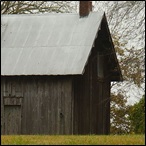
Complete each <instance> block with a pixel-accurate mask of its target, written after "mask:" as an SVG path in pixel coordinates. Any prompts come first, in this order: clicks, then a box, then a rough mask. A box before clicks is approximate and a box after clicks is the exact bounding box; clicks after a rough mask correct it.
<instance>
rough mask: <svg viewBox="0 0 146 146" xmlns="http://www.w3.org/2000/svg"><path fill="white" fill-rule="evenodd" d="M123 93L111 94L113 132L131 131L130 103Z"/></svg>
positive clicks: (111, 130)
mask: <svg viewBox="0 0 146 146" xmlns="http://www.w3.org/2000/svg"><path fill="white" fill-rule="evenodd" d="M126 103H127V98H126V96H123V95H122V94H120V93H119V94H117V95H114V94H112V95H111V113H110V116H111V127H110V133H111V134H125V133H129V132H130V121H129V119H128V117H129V114H128V113H129V107H130V106H129V105H126Z"/></svg>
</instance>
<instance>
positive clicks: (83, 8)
mask: <svg viewBox="0 0 146 146" xmlns="http://www.w3.org/2000/svg"><path fill="white" fill-rule="evenodd" d="M90 11H92V1H80V3H79V14H80V17H85V16H88V15H89V13H90Z"/></svg>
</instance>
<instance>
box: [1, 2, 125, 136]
mask: <svg viewBox="0 0 146 146" xmlns="http://www.w3.org/2000/svg"><path fill="white" fill-rule="evenodd" d="M91 6H92V5H91V2H90V1H81V2H80V11H79V14H72V13H70V14H64V13H63V14H43V15H42V14H40V15H38V14H31V15H27V14H25V15H2V17H1V23H2V24H1V30H2V32H1V44H2V45H1V53H2V55H1V133H2V134H109V129H110V83H111V81H122V74H121V70H120V67H119V64H118V60H117V57H116V53H115V49H114V45H113V42H112V38H111V35H110V32H109V28H108V24H107V20H106V16H105V13H104V12H92V11H91Z"/></svg>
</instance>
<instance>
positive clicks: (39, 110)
mask: <svg viewBox="0 0 146 146" xmlns="http://www.w3.org/2000/svg"><path fill="white" fill-rule="evenodd" d="M1 79H2V81H1V101H2V104H1V111H2V114H1V126H2V134H12V133H13V134H72V112H73V110H72V106H73V104H72V103H73V98H72V97H73V93H72V79H71V78H70V77H67V76H64V77H63V76H62V77H61V76H55V77H53V76H48V77H47V76H16V77H2V78H1ZM8 115H9V116H8ZM16 123H18V124H16Z"/></svg>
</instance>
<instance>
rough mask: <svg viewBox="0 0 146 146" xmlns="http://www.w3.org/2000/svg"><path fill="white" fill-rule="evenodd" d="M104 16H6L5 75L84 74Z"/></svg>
mask: <svg viewBox="0 0 146 146" xmlns="http://www.w3.org/2000/svg"><path fill="white" fill-rule="evenodd" d="M103 15H104V12H92V13H90V14H89V15H88V17H84V18H79V15H78V14H72V13H68V14H39V15H38V14H31V15H26V14H25V15H2V17H1V29H2V31H1V75H67V74H82V73H83V70H84V67H85V64H86V61H87V59H88V56H89V54H90V51H91V48H92V45H93V43H94V39H95V37H96V34H97V31H98V29H99V26H100V23H101V20H102V17H103Z"/></svg>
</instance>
